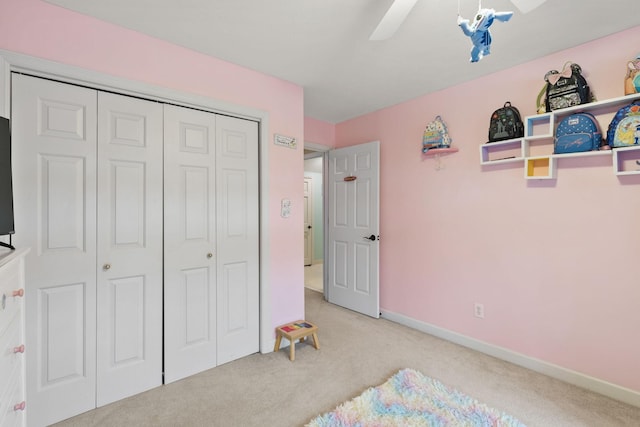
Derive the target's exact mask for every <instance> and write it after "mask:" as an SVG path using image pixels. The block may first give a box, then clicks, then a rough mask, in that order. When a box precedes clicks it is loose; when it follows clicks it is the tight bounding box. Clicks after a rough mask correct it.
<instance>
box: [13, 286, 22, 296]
mask: <svg viewBox="0 0 640 427" xmlns="http://www.w3.org/2000/svg"><path fill="white" fill-rule="evenodd" d="M13 296H14V297H23V296H24V289H22V288H20V289H16V290H15V291H13Z"/></svg>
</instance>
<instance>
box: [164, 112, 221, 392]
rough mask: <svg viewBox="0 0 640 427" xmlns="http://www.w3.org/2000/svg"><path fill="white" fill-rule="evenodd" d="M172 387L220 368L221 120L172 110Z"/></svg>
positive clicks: (168, 321) (167, 346) (168, 242)
mask: <svg viewBox="0 0 640 427" xmlns="http://www.w3.org/2000/svg"><path fill="white" fill-rule="evenodd" d="M164 126H165V127H164V135H165V157H164V158H165V193H164V194H165V195H164V197H165V203H164V212H165V213H164V215H165V219H164V236H165V244H164V254H165V256H164V272H165V273H164V275H165V285H164V288H165V296H164V316H165V317H164V355H165V362H164V363H165V382H166V383H170V382H173V381H176V380H179V379H181V378H185V377H187V376H189V375H192V374H195V373H197V372H201V371H204V370H206V369H209V368H213V367H215V366H216V364H217V360H216V312H215V307H216V274H215V272H216V263H217V257H218V253H217V252H216V250H215V249H216V225H215V224H216V211H215V206H216V202H215V175H216V174H215V126H216V116H215V115H214V114H211V113H205V112H202V111H196V110H192V109H188V108H182V107H175V106H171V105H165V117H164Z"/></svg>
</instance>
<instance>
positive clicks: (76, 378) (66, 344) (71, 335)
mask: <svg viewBox="0 0 640 427" xmlns="http://www.w3.org/2000/svg"><path fill="white" fill-rule="evenodd" d="M96 100H97V95H96V91H94V90H90V89H86V88H80V87H76V86H71V85H67V84H62V83H54V82H51V81H47V80H42V79H37V78H33V77H28V76H23V75H16V74H14V75H13V76H12V102H13V105H12V115H13V116H12V119H13V120H12V132H13V134H12V140H13V141H12V142H13V161H14V168H13V173H14V203H15V222H16V235H15V239H14V242H15V245H16V246H17V247H27V246H29V247H31V248H32V250H31V251H30V253H29V254H28V255H27V265H28V266H29V268H28V269H27V271H26V294H25V304H26V349H27V350H26V352H25V356H26V364H27V365H26V369H27V402H29V403H28V408H29V424H32V425H48V424H51V423H53V422H55V421H59V420H62V419H64V418H68V417H70V416H72V415H75V414H78V413H80V412H84V411H87V410H89V409H92V408H94V407H95V404H96V397H95V396H96V395H95V387H96V335H95V331H96V282H95V280H96V103H97V102H96Z"/></svg>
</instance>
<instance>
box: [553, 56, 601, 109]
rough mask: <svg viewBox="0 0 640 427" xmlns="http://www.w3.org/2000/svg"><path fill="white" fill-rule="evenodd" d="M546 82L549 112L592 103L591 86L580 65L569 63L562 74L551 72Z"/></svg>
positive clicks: (555, 71)
mask: <svg viewBox="0 0 640 427" xmlns="http://www.w3.org/2000/svg"><path fill="white" fill-rule="evenodd" d="M567 67H569V68H567ZM544 80H545V81H546V82H547V87H546V107H547V112H551V111H553V110H559V109H561V108H567V107H572V106H574V105H580V104H586V103H587V102H591V93H590V90H589V85H588V84H587V80H586V79H585V78H584V77H583V76H582V69H581V68H580V66H579V65H578V64H574V63H567V64H565V66H564V68H563V69H562V71H561V72H559V71H557V70H551V71H549V72H548V73H547V74H546V75H545V76H544Z"/></svg>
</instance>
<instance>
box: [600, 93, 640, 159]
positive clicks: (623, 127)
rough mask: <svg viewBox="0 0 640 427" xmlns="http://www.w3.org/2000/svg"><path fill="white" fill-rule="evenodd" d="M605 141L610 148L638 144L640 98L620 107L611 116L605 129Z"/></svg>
mask: <svg viewBox="0 0 640 427" xmlns="http://www.w3.org/2000/svg"><path fill="white" fill-rule="evenodd" d="M607 143H608V144H609V146H610V147H611V148H617V147H629V146H631V145H640V100H636V101H634V102H632V103H631V104H629V105H627V106H624V107H622V108H621V109H619V110H618V112H617V113H616V114H615V116H613V120H611V123H610V124H609V129H607Z"/></svg>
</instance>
